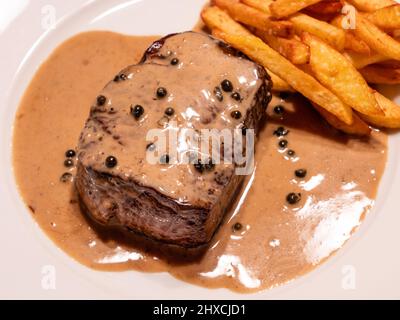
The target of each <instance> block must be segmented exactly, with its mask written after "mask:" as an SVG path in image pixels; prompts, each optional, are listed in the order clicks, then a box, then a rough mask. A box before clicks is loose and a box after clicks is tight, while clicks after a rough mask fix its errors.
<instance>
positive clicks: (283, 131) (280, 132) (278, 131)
mask: <svg viewBox="0 0 400 320" xmlns="http://www.w3.org/2000/svg"><path fill="white" fill-rule="evenodd" d="M288 133H289V130H286V129H285V128H284V127H278V129H276V130H275V131H274V135H276V136H277V137H283V136H287V135H288Z"/></svg>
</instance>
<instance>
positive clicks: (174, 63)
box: [171, 58, 179, 66]
mask: <svg viewBox="0 0 400 320" xmlns="http://www.w3.org/2000/svg"><path fill="white" fill-rule="evenodd" d="M178 63H179V59H177V58H173V59H172V60H171V64H172V65H173V66H176V65H177V64H178Z"/></svg>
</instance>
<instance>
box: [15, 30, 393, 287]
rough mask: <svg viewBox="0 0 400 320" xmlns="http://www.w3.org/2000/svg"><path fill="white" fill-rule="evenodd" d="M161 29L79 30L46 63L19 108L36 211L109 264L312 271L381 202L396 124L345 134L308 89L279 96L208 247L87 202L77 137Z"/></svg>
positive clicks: (21, 156)
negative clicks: (131, 32) (109, 221)
mask: <svg viewBox="0 0 400 320" xmlns="http://www.w3.org/2000/svg"><path fill="white" fill-rule="evenodd" d="M158 38H159V37H132V36H125V35H121V34H116V33H111V32H87V33H82V34H78V35H76V36H75V37H73V38H71V39H69V40H67V41H66V42H65V43H63V44H62V45H61V46H59V47H58V48H57V49H56V50H55V51H54V52H53V54H52V55H51V56H50V57H49V58H48V59H47V61H46V62H45V63H43V65H42V66H41V67H40V68H39V70H38V71H37V73H36V75H35V76H34V78H33V80H32V82H31V84H30V85H29V87H28V89H27V91H26V93H25V95H24V97H23V99H22V101H21V104H20V107H19V109H18V113H17V116H16V119H15V131H14V143H13V153H14V167H15V174H16V179H17V183H18V186H19V189H20V192H21V195H22V197H23V199H24V201H25V203H26V204H27V206H28V208H29V209H30V211H31V213H32V216H33V218H34V219H35V221H36V222H37V223H38V224H39V225H40V227H41V228H42V229H43V230H44V231H45V232H46V234H47V235H48V236H49V237H50V238H51V239H52V240H53V241H54V243H55V244H56V245H57V246H58V247H60V248H61V249H62V250H64V251H65V252H67V253H68V254H69V255H70V256H72V257H73V258H74V259H76V260H77V261H79V262H81V263H82V264H84V265H86V266H89V267H91V268H94V269H97V270H104V271H122V270H140V271H146V272H162V271H167V272H169V273H171V274H172V275H173V276H175V277H176V278H178V279H181V280H183V281H187V282H190V283H194V284H198V285H201V286H205V287H211V288H219V287H225V288H229V289H231V290H233V291H238V292H253V291H259V290H262V289H265V288H270V287H274V286H277V285H280V284H283V283H285V282H287V281H290V280H292V279H294V278H296V277H298V276H300V275H303V274H305V273H307V272H309V271H311V270H312V269H314V268H315V267H316V266H318V265H319V264H320V263H321V262H323V261H324V260H326V258H328V257H330V256H331V255H332V254H333V253H334V252H335V251H337V250H338V249H340V248H341V247H342V246H343V244H344V243H345V242H346V241H347V240H348V239H349V237H350V236H351V235H352V233H353V232H354V231H355V230H356V229H357V227H358V226H359V225H360V223H361V222H362V220H363V218H364V216H365V214H366V213H368V212H369V211H370V209H371V207H372V206H373V204H374V198H375V196H376V192H377V188H378V185H379V181H380V179H381V176H382V174H383V170H384V167H385V163H386V150H387V136H386V134H385V133H383V132H379V131H376V130H374V131H373V132H372V135H371V137H370V138H369V139H361V140H360V139H356V138H351V137H349V136H346V135H343V134H340V133H338V132H337V131H336V130H334V129H332V128H331V127H329V126H328V125H327V124H326V123H325V122H324V121H323V120H322V119H321V118H320V117H319V115H318V114H317V113H316V112H315V111H314V110H313V109H312V108H311V106H310V105H309V104H308V103H307V102H305V101H304V100H303V99H302V98H301V97H299V96H297V95H286V94H283V95H281V96H275V97H274V99H273V101H272V102H271V104H270V106H269V108H268V112H267V113H268V115H267V121H266V124H265V126H264V127H263V129H262V130H261V132H260V134H259V139H258V142H257V145H256V158H255V163H256V168H255V171H254V173H253V174H252V175H251V176H249V177H247V179H246V181H245V183H244V185H243V187H242V190H241V193H240V195H239V197H238V199H237V200H236V201H235V203H234V205H233V206H232V208H231V209H230V211H229V212H228V213H227V215H226V217H225V220H224V221H223V223H222V225H221V227H220V228H219V230H218V232H217V234H216V235H215V236H214V238H213V240H212V242H211V243H210V246H209V248H208V250H206V251H205V252H204V254H203V255H202V256H200V257H198V256H197V257H195V258H192V257H191V255H189V256H188V255H187V253H186V255H182V253H181V254H180V256H181V259H179V260H176V259H173V258H172V254H171V252H169V251H171V250H172V249H171V248H162V246H161V245H154V244H153V243H150V241H147V240H144V239H141V238H140V237H138V236H129V235H127V234H124V233H121V232H119V231H117V230H102V228H101V227H99V226H97V225H95V224H94V223H93V222H92V221H90V220H89V219H88V218H87V217H86V216H85V215H84V214H83V213H82V212H81V209H80V206H79V201H78V199H77V195H76V192H75V189H74V184H73V179H74V175H75V164H76V154H75V152H74V148H75V146H76V144H77V141H78V138H79V134H80V132H81V130H82V128H83V126H84V123H85V121H86V119H87V116H88V113H89V109H90V105H91V103H92V101H93V99H94V97H96V96H97V94H98V92H100V90H101V89H102V88H103V87H104V86H105V84H106V83H107V82H108V81H109V79H113V77H114V76H115V75H116V74H118V72H119V71H120V70H121V69H123V68H124V67H126V66H127V65H131V64H134V63H137V62H138V61H139V60H140V58H141V57H142V54H143V52H144V51H145V49H146V48H147V47H148V46H149V45H150V44H151V43H152V42H153V41H154V40H157V39H158ZM177 63H179V62H177ZM110 161H111V160H110Z"/></svg>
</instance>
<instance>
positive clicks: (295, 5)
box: [270, 0, 321, 18]
mask: <svg viewBox="0 0 400 320" xmlns="http://www.w3.org/2000/svg"><path fill="white" fill-rule="evenodd" d="M320 1H321V0H276V1H275V2H273V3H272V4H271V5H270V10H271V14H272V15H273V16H274V17H275V18H284V17H288V16H290V15H292V14H293V13H296V12H298V11H300V10H302V9H304V8H306V7H308V6H311V5H313V4H316V3H318V2H320Z"/></svg>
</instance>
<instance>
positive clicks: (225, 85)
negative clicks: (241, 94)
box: [221, 79, 233, 92]
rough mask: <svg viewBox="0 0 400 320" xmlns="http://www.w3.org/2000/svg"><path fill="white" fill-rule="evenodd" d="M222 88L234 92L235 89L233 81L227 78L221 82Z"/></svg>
mask: <svg viewBox="0 0 400 320" xmlns="http://www.w3.org/2000/svg"><path fill="white" fill-rule="evenodd" d="M221 88H222V90H224V91H225V92H232V90H233V85H232V82H230V81H229V80H227V79H225V80H223V81H222V82H221Z"/></svg>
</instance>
